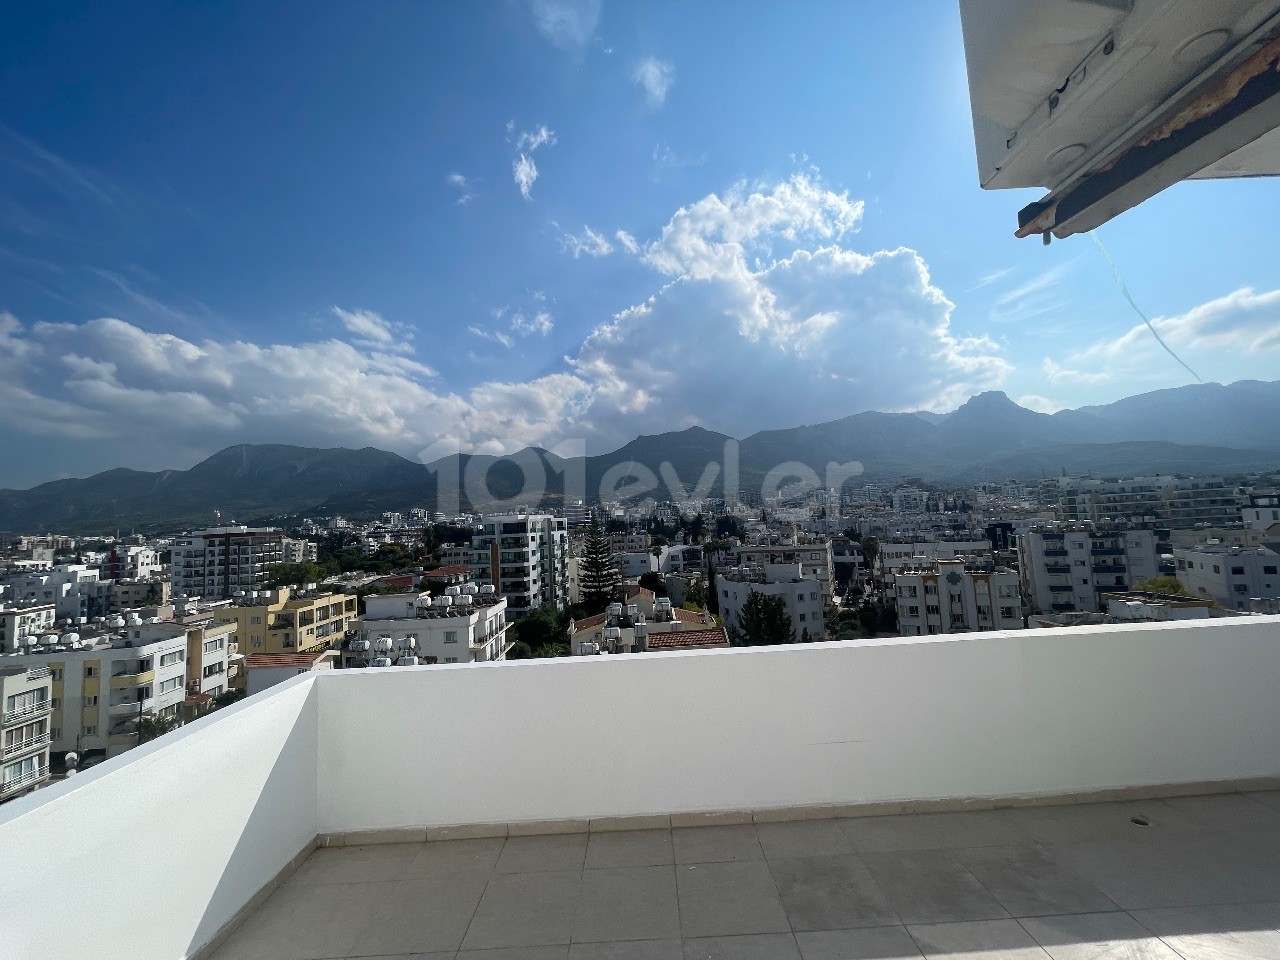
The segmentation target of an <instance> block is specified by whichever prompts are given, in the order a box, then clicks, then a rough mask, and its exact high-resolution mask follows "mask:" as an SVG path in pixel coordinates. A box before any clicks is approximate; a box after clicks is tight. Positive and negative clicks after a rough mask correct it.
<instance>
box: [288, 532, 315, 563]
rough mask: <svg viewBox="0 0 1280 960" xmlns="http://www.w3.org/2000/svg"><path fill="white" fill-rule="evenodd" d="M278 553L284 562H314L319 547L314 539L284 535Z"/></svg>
mask: <svg viewBox="0 0 1280 960" xmlns="http://www.w3.org/2000/svg"><path fill="white" fill-rule="evenodd" d="M280 554H281V557H282V558H283V559H284V562H285V563H306V562H308V561H309V562H311V563H315V561H316V558H317V557H318V556H319V547H318V546H317V545H316V542H315V541H314V540H295V539H294V538H292V537H285V538H284V539H283V540H282V541H281V543H280Z"/></svg>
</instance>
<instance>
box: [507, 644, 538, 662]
mask: <svg viewBox="0 0 1280 960" xmlns="http://www.w3.org/2000/svg"><path fill="white" fill-rule="evenodd" d="M507 659H508V660H531V659H533V648H532V647H530V646H529V645H528V644H527V643H525V642H524V641H523V640H517V641H516V642H515V643H513V644H512V645H511V649H510V650H508V651H507Z"/></svg>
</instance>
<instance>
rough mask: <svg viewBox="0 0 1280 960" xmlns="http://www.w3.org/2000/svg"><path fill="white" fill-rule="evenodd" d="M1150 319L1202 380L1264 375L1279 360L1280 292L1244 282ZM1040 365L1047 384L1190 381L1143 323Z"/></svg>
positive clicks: (1229, 379) (1158, 331) (1171, 346)
mask: <svg viewBox="0 0 1280 960" xmlns="http://www.w3.org/2000/svg"><path fill="white" fill-rule="evenodd" d="M1151 325H1152V327H1154V328H1155V330H1156V332H1157V333H1159V335H1160V339H1161V340H1163V341H1164V342H1165V343H1166V344H1167V345H1168V346H1169V348H1170V349H1172V350H1173V352H1174V353H1176V354H1177V356H1178V357H1180V358H1181V359H1182V360H1183V361H1185V362H1186V363H1187V364H1188V365H1189V366H1190V367H1191V368H1192V369H1194V370H1195V371H1196V372H1197V373H1198V374H1200V376H1202V377H1203V378H1204V379H1205V380H1215V379H1217V380H1221V381H1222V382H1224V383H1226V382H1230V381H1232V380H1235V379H1239V378H1240V377H1241V376H1249V375H1260V376H1268V375H1269V373H1270V372H1271V370H1272V369H1273V367H1274V364H1275V362H1276V360H1277V359H1280V290H1269V291H1264V292H1258V291H1255V290H1253V289H1252V288H1250V287H1243V288H1241V289H1239V290H1235V291H1233V292H1232V293H1229V294H1227V295H1225V296H1222V297H1218V298H1217V299H1215V300H1210V301H1209V302H1207V303H1203V304H1200V305H1199V306H1196V307H1193V308H1191V309H1190V310H1188V311H1186V312H1185V313H1181V314H1178V315H1176V316H1171V317H1155V318H1154V319H1152V321H1151ZM1044 371H1045V375H1046V376H1047V377H1048V378H1049V380H1050V381H1051V382H1054V383H1066V384H1094V383H1101V382H1104V381H1115V382H1122V383H1126V384H1136V383H1144V384H1160V383H1170V384H1173V383H1185V382H1187V381H1188V379H1189V374H1188V373H1187V371H1186V370H1185V369H1184V368H1183V367H1182V366H1180V365H1179V363H1178V361H1177V360H1175V359H1174V358H1173V357H1171V356H1169V354H1168V353H1167V352H1166V351H1165V349H1164V347H1162V346H1161V345H1160V344H1159V343H1158V342H1157V341H1156V338H1155V337H1153V336H1152V335H1151V331H1150V330H1149V329H1148V328H1147V326H1146V324H1143V323H1135V324H1133V325H1132V326H1130V327H1129V328H1128V329H1127V330H1126V331H1125V332H1124V333H1123V334H1121V335H1119V336H1116V337H1105V338H1102V339H1100V340H1097V341H1095V342H1094V343H1092V344H1089V345H1087V346H1085V347H1084V348H1082V349H1080V350H1076V351H1073V352H1071V353H1068V354H1067V355H1066V356H1064V357H1063V358H1062V359H1061V361H1060V362H1059V361H1056V360H1051V359H1045V361H1044ZM1255 371H1256V373H1255Z"/></svg>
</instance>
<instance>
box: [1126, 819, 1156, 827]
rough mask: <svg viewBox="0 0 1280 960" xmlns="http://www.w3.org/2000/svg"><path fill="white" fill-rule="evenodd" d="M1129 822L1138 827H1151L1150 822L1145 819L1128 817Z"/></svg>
mask: <svg viewBox="0 0 1280 960" xmlns="http://www.w3.org/2000/svg"><path fill="white" fill-rule="evenodd" d="M1129 822H1130V823H1133V824H1137V825H1138V826H1140V827H1149V826H1151V821H1150V820H1148V819H1147V818H1146V817H1130V818H1129Z"/></svg>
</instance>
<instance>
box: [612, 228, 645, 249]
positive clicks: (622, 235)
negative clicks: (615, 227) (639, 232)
mask: <svg viewBox="0 0 1280 960" xmlns="http://www.w3.org/2000/svg"><path fill="white" fill-rule="evenodd" d="M613 238H614V239H615V240H617V241H618V243H620V244H622V249H623V250H625V251H627V253H639V252H640V244H638V243H636V238H635V237H633V236H632V235H631V234H629V233H627V231H625V230H619V231H618V232H617V233H615V234H614V235H613Z"/></svg>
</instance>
